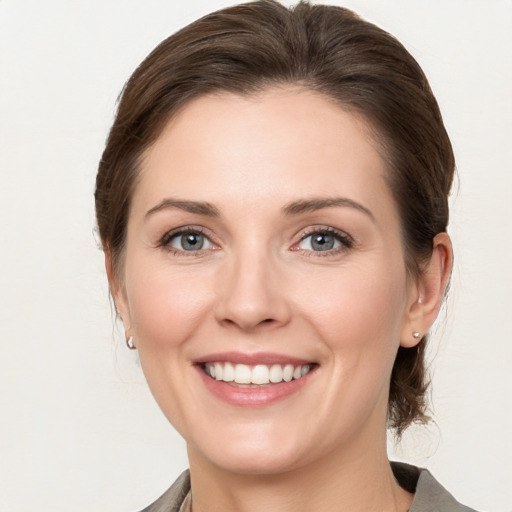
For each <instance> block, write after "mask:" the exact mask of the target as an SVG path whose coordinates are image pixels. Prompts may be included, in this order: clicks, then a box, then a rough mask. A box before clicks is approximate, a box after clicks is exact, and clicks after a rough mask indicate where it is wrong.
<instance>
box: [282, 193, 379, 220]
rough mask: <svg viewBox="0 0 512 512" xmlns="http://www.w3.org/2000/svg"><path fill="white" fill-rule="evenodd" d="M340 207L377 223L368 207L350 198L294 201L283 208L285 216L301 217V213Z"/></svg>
mask: <svg viewBox="0 0 512 512" xmlns="http://www.w3.org/2000/svg"><path fill="white" fill-rule="evenodd" d="M339 206H343V207H348V208H354V209H356V210H358V211H360V212H362V213H364V214H365V215H367V216H368V217H370V219H372V220H373V221H374V222H375V216H374V215H373V213H372V212H371V211H370V210H369V209H368V208H366V206H363V205H362V204H360V203H358V202H357V201H354V200H353V199H349V198H348V197H332V198H322V197H320V198H312V199H302V200H299V201H293V202H291V203H289V204H287V205H286V206H285V207H284V208H283V212H284V213H285V215H300V214H301V213H309V212H314V211H316V210H321V209H323V208H336V207H339Z"/></svg>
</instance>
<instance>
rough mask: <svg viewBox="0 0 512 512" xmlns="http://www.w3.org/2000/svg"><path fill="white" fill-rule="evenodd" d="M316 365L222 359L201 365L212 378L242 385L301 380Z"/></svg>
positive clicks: (262, 384) (263, 384)
mask: <svg viewBox="0 0 512 512" xmlns="http://www.w3.org/2000/svg"><path fill="white" fill-rule="evenodd" d="M315 366H316V365H315V363H308V364H299V365H294V364H285V365H283V364H278V363H275V364H272V365H267V364H256V365H248V364H241V363H238V364H235V363H232V362H221V361H216V362H210V363H204V364H202V365H201V367H202V370H203V372H204V373H205V374H206V375H207V376H208V377H210V378H211V379H215V380H217V381H222V382H226V383H232V384H234V385H242V386H265V385H270V384H280V383H283V382H291V381H293V380H299V379H302V378H303V377H305V376H306V375H307V374H308V373H310V372H311V371H312V370H313V368H314V367H315Z"/></svg>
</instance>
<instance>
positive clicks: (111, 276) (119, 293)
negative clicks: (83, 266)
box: [104, 248, 133, 339]
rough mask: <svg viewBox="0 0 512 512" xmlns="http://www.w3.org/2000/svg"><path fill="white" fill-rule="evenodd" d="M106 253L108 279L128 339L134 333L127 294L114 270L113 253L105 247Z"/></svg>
mask: <svg viewBox="0 0 512 512" xmlns="http://www.w3.org/2000/svg"><path fill="white" fill-rule="evenodd" d="M104 253H105V270H106V272H107V279H108V284H109V288H110V294H111V296H112V300H113V301H114V306H115V308H116V313H117V315H118V316H119V318H120V319H121V321H122V322H123V325H124V330H125V336H126V339H129V338H130V337H131V336H132V335H133V334H132V332H131V330H132V329H131V320H130V314H129V309H128V304H127V301H126V294H125V292H124V288H123V285H122V283H121V282H120V279H119V276H118V275H117V273H116V271H115V270H114V264H113V259H112V253H111V252H110V250H108V249H107V248H105V249H104Z"/></svg>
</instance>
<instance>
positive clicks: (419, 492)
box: [391, 462, 476, 512]
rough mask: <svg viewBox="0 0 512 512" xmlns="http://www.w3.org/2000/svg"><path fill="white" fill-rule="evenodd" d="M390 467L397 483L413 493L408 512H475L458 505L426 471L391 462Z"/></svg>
mask: <svg viewBox="0 0 512 512" xmlns="http://www.w3.org/2000/svg"><path fill="white" fill-rule="evenodd" d="M391 467H392V468H393V473H394V475H395V478H396V479H397V481H398V483H399V484H400V485H401V486H402V487H403V488H404V489H407V490H408V491H410V492H414V500H413V502H412V505H411V508H410V509H409V512H476V511H475V510H473V509H472V508H469V507H466V506H465V505H462V504H461V503H459V502H458V501H457V500H456V499H455V498H454V497H453V496H452V495H451V494H450V493H449V492H448V491H447V490H446V489H445V488H444V487H443V486H442V485H441V484H440V483H439V482H438V481H437V480H436V479H435V478H434V477H433V476H432V474H431V473H430V471H428V470H427V469H422V468H417V467H416V466H411V465H409V464H404V463H401V462H392V463H391Z"/></svg>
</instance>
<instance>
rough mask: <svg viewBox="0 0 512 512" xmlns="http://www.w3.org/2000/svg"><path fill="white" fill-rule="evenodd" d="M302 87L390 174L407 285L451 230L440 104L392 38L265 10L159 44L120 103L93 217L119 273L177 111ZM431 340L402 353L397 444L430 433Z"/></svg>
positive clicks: (355, 20) (353, 22)
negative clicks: (367, 141) (333, 106)
mask: <svg viewBox="0 0 512 512" xmlns="http://www.w3.org/2000/svg"><path fill="white" fill-rule="evenodd" d="M281 84H297V85H300V86H302V87H305V88H308V89H310V90H313V91H316V92H320V93H323V94H324V95H326V96H327V97H329V98H332V99H334V100H335V101H336V102H337V103H338V104H339V105H340V106H342V107H343V108H345V109H349V110H351V111H353V112H356V113H358V114H360V115H362V116H363V118H365V119H366V120H367V121H368V123H369V125H370V126H371V127H372V128H373V131H374V137H375V140H376V142H377V143H378V145H379V147H380V148H381V151H382V155H383V157H384V158H385V160H386V162H387V164H388V167H389V170H390V173H389V177H388V179H389V183H390V188H391V191H392V194H393V196H394V199H395V201H396V203H397V205H398V209H399V212H400V217H401V222H402V231H403V234H402V238H403V244H404V252H405V255H406V264H407V268H408V270H409V272H411V274H412V275H413V276H418V275H419V273H420V272H421V268H422V264H423V263H424V262H425V261H427V260H428V258H429V256H430V255H431V253H432V241H433V238H434V237H435V235H437V234H438V233H440V232H443V231H445V230H446V227H447V223H448V194H449V192H450V188H451V183H452V179H453V173H454V167H455V163H454V156H453V151H452V148H451V144H450V140H449V138H448V135H447V133H446V130H445V128H444V125H443V121H442V118H441V113H440V111H439V107H438V105H437V102H436V100H435V98H434V96H433V94H432V91H431V89H430V87H429V84H428V81H427V79H426V77H425V75H424V74H423V72H422V70H421V68H420V67H419V65H418V63H417V62H416V61H415V60H414V58H413V57H412V56H411V55H410V54H409V53H408V52H407V50H406V49H405V48H404V47H403V46H402V45H401V44H400V42H399V41H397V40H396V39H395V38H394V37H393V36H391V35H390V34H388V33H387V32H385V31H383V30H382V29H380V28H378V27H376V26H375V25H373V24H371V23H368V22H366V21H364V20H362V19H361V18H359V17H358V16H357V15H355V14H354V13H353V12H351V11H349V10H347V9H344V8H341V7H334V6H325V5H310V4H309V3H307V2H300V3H299V4H298V5H296V6H295V7H293V8H290V9H288V8H286V7H284V6H282V5H281V4H279V3H278V2H276V1H274V0H260V1H256V2H252V3H248V4H242V5H238V6H235V7H231V8H227V9H223V10H220V11H218V12H215V13H212V14H209V15H207V16H205V17H203V18H201V19H199V20H197V21H196V22H194V23H192V24H190V25H188V26H187V27H185V28H183V29H182V30H180V31H179V32H177V33H176V34H174V35H172V36H171V37H169V38H168V39H166V40H164V41H163V42H162V43H161V44H160V45H159V46H158V47H157V48H156V49H155V50H153V52H152V53H151V54H150V55H149V56H148V57H147V58H146V59H145V60H144V61H143V62H142V64H141V65H140V66H139V67H138V68H137V69H136V70H135V72H134V73H133V75H132V76H131V78H130V79H129V80H128V82H127V83H126V85H125V87H124V90H123V92H122V95H121V97H120V101H119V105H118V110H117V115H116V118H115V121H114V124H113V126H112V128H111V131H110V134H109V137H108V140H107V144H106V147H105V150H104V152H103V156H102V158H101V161H100V164H99V169H98V175H97V179H96V193H95V198H96V216H97V221H98V228H99V233H100V237H101V240H102V244H103V247H104V249H105V250H106V251H108V252H109V253H110V254H111V256H112V260H113V265H114V269H115V270H119V268H120V266H121V265H122V255H123V249H124V244H125V237H126V226H127V221H128V213H129V209H130V201H131V197H132V194H133V190H134V188H135V186H136V182H137V175H138V171H139V161H140V158H141V156H142V154H143V153H144V151H145V150H146V149H147V148H148V147H149V146H150V145H151V144H152V143H153V142H154V141H155V140H156V139H157V138H158V136H159V135H160V133H161V131H162V129H163V127H164V126H165V125H166V123H167V122H168V121H169V119H170V117H171V116H173V115H174V114H175V113H176V112H177V110H178V109H179V108H180V107H182V106H183V105H184V104H186V103H187V102H189V101H191V100H192V99H193V98H196V97H198V96H200V95H204V94H207V93H209V92H213V91H219V90H222V91H228V92H233V93H236V94H240V95H248V94H254V93H257V92H259V91H262V90H263V89H265V88H267V87H269V86H272V85H281ZM426 341H427V340H426V336H424V337H423V339H422V340H421V342H420V343H419V344H418V345H417V346H416V347H413V348H403V347H400V349H399V350H398V354H397V357H396V360H395V363H394V366H393V371H392V375H391V384H390V395H389V404H388V417H389V425H390V426H391V427H392V428H394V429H395V430H396V432H397V433H398V434H399V435H400V434H401V433H402V432H403V430H404V429H405V428H406V427H407V426H408V425H410V424H411V423H412V422H415V421H422V422H424V421H426V419H427V417H426V416H425V409H426V403H425V393H426V389H427V385H428V384H427V382H426V369H425V362H424V351H425V345H426Z"/></svg>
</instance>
